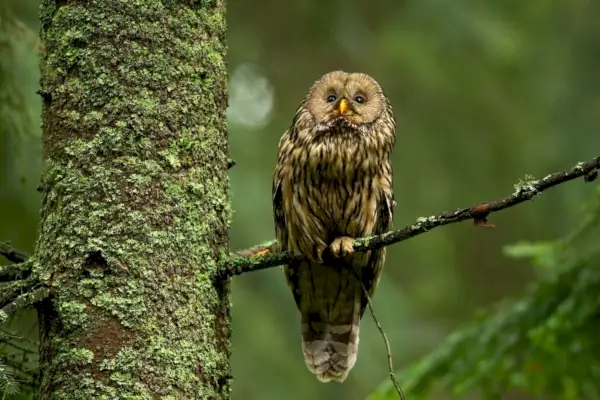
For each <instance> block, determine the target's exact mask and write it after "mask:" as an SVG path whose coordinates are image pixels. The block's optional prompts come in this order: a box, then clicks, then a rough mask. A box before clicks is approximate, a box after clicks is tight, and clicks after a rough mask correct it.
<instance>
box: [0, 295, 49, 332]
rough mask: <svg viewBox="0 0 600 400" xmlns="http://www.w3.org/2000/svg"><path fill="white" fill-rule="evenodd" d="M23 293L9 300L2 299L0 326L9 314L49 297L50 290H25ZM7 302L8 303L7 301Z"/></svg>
mask: <svg viewBox="0 0 600 400" xmlns="http://www.w3.org/2000/svg"><path fill="white" fill-rule="evenodd" d="M25 290H27V291H25V292H24V293H21V294H19V295H18V296H15V297H12V298H10V299H7V298H3V299H2V300H3V301H2V308H1V309H0V324H2V323H4V321H6V320H7V319H8V317H9V316H10V315H11V314H14V313H15V312H17V311H19V310H22V309H24V308H26V307H29V306H31V305H34V304H35V303H38V302H40V301H42V300H44V299H46V298H48V297H49V296H50V290H49V289H48V288H46V287H38V288H36V289H31V288H25ZM12 294H14V293H11V295H12ZM7 300H9V301H7Z"/></svg>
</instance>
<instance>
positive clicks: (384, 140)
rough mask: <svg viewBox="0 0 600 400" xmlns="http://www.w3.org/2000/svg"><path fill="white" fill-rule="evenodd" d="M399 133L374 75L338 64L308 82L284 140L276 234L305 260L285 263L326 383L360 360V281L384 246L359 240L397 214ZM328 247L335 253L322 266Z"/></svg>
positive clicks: (371, 283) (308, 354)
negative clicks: (358, 246) (365, 246)
mask: <svg viewBox="0 0 600 400" xmlns="http://www.w3.org/2000/svg"><path fill="white" fill-rule="evenodd" d="M395 140H396V122H395V120H394V115H393V113H392V108H391V105H390V103H389V101H388V99H387V98H386V97H385V95H384V94H383V91H382V90H381V88H380V86H379V84H378V83H377V82H376V81H375V80H374V79H373V78H371V77H370V76H368V75H365V74H359V73H346V72H343V71H334V72H330V73H328V74H326V75H324V76H323V77H322V78H321V79H320V80H318V81H317V82H315V84H314V85H313V86H312V87H311V88H310V90H309V92H308V94H307V95H306V97H305V98H304V100H303V101H302V103H301V104H300V106H299V108H298V110H297V111H296V114H295V116H294V120H293V122H292V126H291V127H290V128H289V129H288V130H287V131H286V132H285V133H284V134H283V136H282V138H281V140H280V142H279V156H278V159H277V166H276V169H275V174H274V179H273V209H274V214H275V231H276V236H277V240H278V241H279V243H280V245H281V247H282V249H283V250H289V251H293V252H296V253H300V254H302V255H303V256H305V258H306V261H301V262H295V263H292V264H290V265H286V266H285V275H286V278H287V281H288V283H289V286H290V287H291V289H292V292H293V295H294V299H295V301H296V305H297V306H298V309H299V310H300V314H301V324H302V352H303V354H304V360H305V362H306V365H307V367H308V369H309V370H310V371H311V372H313V373H314V374H315V375H316V376H317V378H318V379H319V380H320V381H323V382H328V381H332V380H333V381H339V382H342V381H344V380H345V379H346V377H347V376H348V373H349V372H350V370H351V369H352V367H353V366H354V363H355V362H356V357H357V353H358V331H359V324H360V319H361V317H362V315H363V313H364V310H365V307H366V305H367V302H366V298H365V296H364V294H363V290H362V286H361V282H359V281H358V280H357V278H356V277H360V279H361V280H362V283H363V284H364V285H365V287H366V288H367V290H368V292H369V294H370V295H372V294H373V292H374V291H375V287H376V286H377V282H378V280H379V276H380V274H381V270H382V267H383V263H384V259H385V248H383V249H378V250H374V251H370V252H363V253H353V238H357V237H362V236H368V235H374V234H379V233H383V232H385V231H387V230H388V229H389V226H390V224H391V221H392V211H393V204H394V200H393V194H392V166H391V161H390V154H391V152H392V150H393V148H394V143H395ZM329 246H330V250H331V253H333V254H334V255H335V257H333V258H332V257H329V258H327V259H326V260H325V261H326V262H327V264H324V262H323V260H322V257H321V255H322V252H323V250H325V249H326V248H327V247H329Z"/></svg>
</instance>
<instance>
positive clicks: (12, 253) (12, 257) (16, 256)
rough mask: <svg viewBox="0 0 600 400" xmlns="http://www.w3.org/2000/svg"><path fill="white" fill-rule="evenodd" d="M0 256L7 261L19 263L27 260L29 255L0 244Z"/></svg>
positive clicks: (6, 244)
mask: <svg viewBox="0 0 600 400" xmlns="http://www.w3.org/2000/svg"><path fill="white" fill-rule="evenodd" d="M0 254H1V255H3V256H4V258H6V259H7V260H8V261H12V262H16V263H20V262H23V261H25V260H27V259H28V258H29V255H28V254H27V253H25V252H24V251H21V250H17V249H15V248H14V247H12V246H11V245H9V244H8V243H3V242H0Z"/></svg>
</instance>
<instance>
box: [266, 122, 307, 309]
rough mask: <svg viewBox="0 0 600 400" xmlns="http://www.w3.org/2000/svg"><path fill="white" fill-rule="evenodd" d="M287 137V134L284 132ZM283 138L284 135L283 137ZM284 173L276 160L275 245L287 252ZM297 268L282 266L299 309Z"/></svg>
mask: <svg viewBox="0 0 600 400" xmlns="http://www.w3.org/2000/svg"><path fill="white" fill-rule="evenodd" d="M286 135H287V132H286ZM284 137H285V135H284ZM286 181H287V180H286V177H285V171H284V168H283V157H281V156H280V157H279V159H278V160H277V167H276V168H275V173H274V175H273V188H272V194H273V219H274V222H275V238H276V239H277V243H279V247H280V249H281V250H282V251H285V250H287V245H288V228H287V222H286V220H285V213H284V211H283V210H284V209H283V185H284V184H285V182H286ZM298 266H299V262H296V261H294V262H292V263H290V264H288V265H284V266H283V268H284V272H285V277H286V279H287V282H288V286H289V287H290V289H291V290H292V293H293V294H294V300H295V301H296V304H297V305H298V307H300V294H299V293H298V290H299V288H300V284H299V282H298V279H299V276H298V274H297V273H296V271H297V269H298Z"/></svg>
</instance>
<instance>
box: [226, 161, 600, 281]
mask: <svg viewBox="0 0 600 400" xmlns="http://www.w3.org/2000/svg"><path fill="white" fill-rule="evenodd" d="M598 169H600V156H599V157H596V158H594V159H593V160H591V161H588V162H580V163H577V165H575V166H574V167H573V168H571V169H569V170H566V171H563V172H557V173H554V174H550V175H547V176H545V177H544V178H542V179H538V180H534V179H531V178H530V177H527V178H526V179H525V180H521V181H520V182H519V183H518V184H516V185H515V192H514V193H513V194H511V195H509V196H506V197H504V198H502V199H499V200H495V201H492V202H489V203H480V204H477V205H474V206H470V207H465V208H461V209H458V210H456V211H450V212H443V213H441V214H438V215H433V216H430V217H426V218H423V217H422V218H418V219H417V221H416V222H415V223H414V224H412V225H409V226H406V227H404V228H402V229H400V230H395V231H390V232H386V233H384V234H382V235H378V236H370V237H364V238H358V239H356V241H355V242H354V251H359V252H361V251H367V250H374V249H378V248H380V247H384V246H389V245H391V244H394V243H398V242H401V241H404V240H407V239H410V238H412V237H415V236H417V235H420V234H422V233H425V232H427V231H429V230H431V229H433V228H438V227H440V226H444V225H448V224H452V223H456V222H461V221H465V220H468V219H472V220H473V221H474V224H475V225H476V226H482V227H493V226H494V225H493V224H491V223H489V222H488V221H487V217H488V215H489V214H491V213H493V212H498V211H500V210H504V209H506V208H509V207H513V206H516V205H517V204H520V203H523V202H525V201H528V200H531V199H532V198H534V197H536V196H539V195H540V194H541V193H542V192H543V191H544V190H547V189H550V188H551V187H554V186H557V185H560V184H561V183H564V182H567V181H571V180H573V179H577V178H580V177H584V178H585V181H586V182H591V181H593V180H594V179H596V178H597V176H598ZM325 255H326V254H324V256H325ZM301 258H302V257H301V256H300V255H294V254H291V253H289V252H279V251H278V250H277V244H276V243H275V242H273V241H272V242H268V243H266V244H264V245H262V246H260V245H259V246H255V247H253V248H251V249H248V250H242V251H239V252H236V253H234V254H232V257H231V258H230V259H228V260H225V261H224V262H223V265H222V269H221V271H222V272H221V276H222V277H229V276H233V275H239V274H243V273H245V272H251V271H257V270H261V269H266V268H270V267H274V266H277V265H282V264H287V263H290V262H291V261H294V260H300V259H301Z"/></svg>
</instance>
